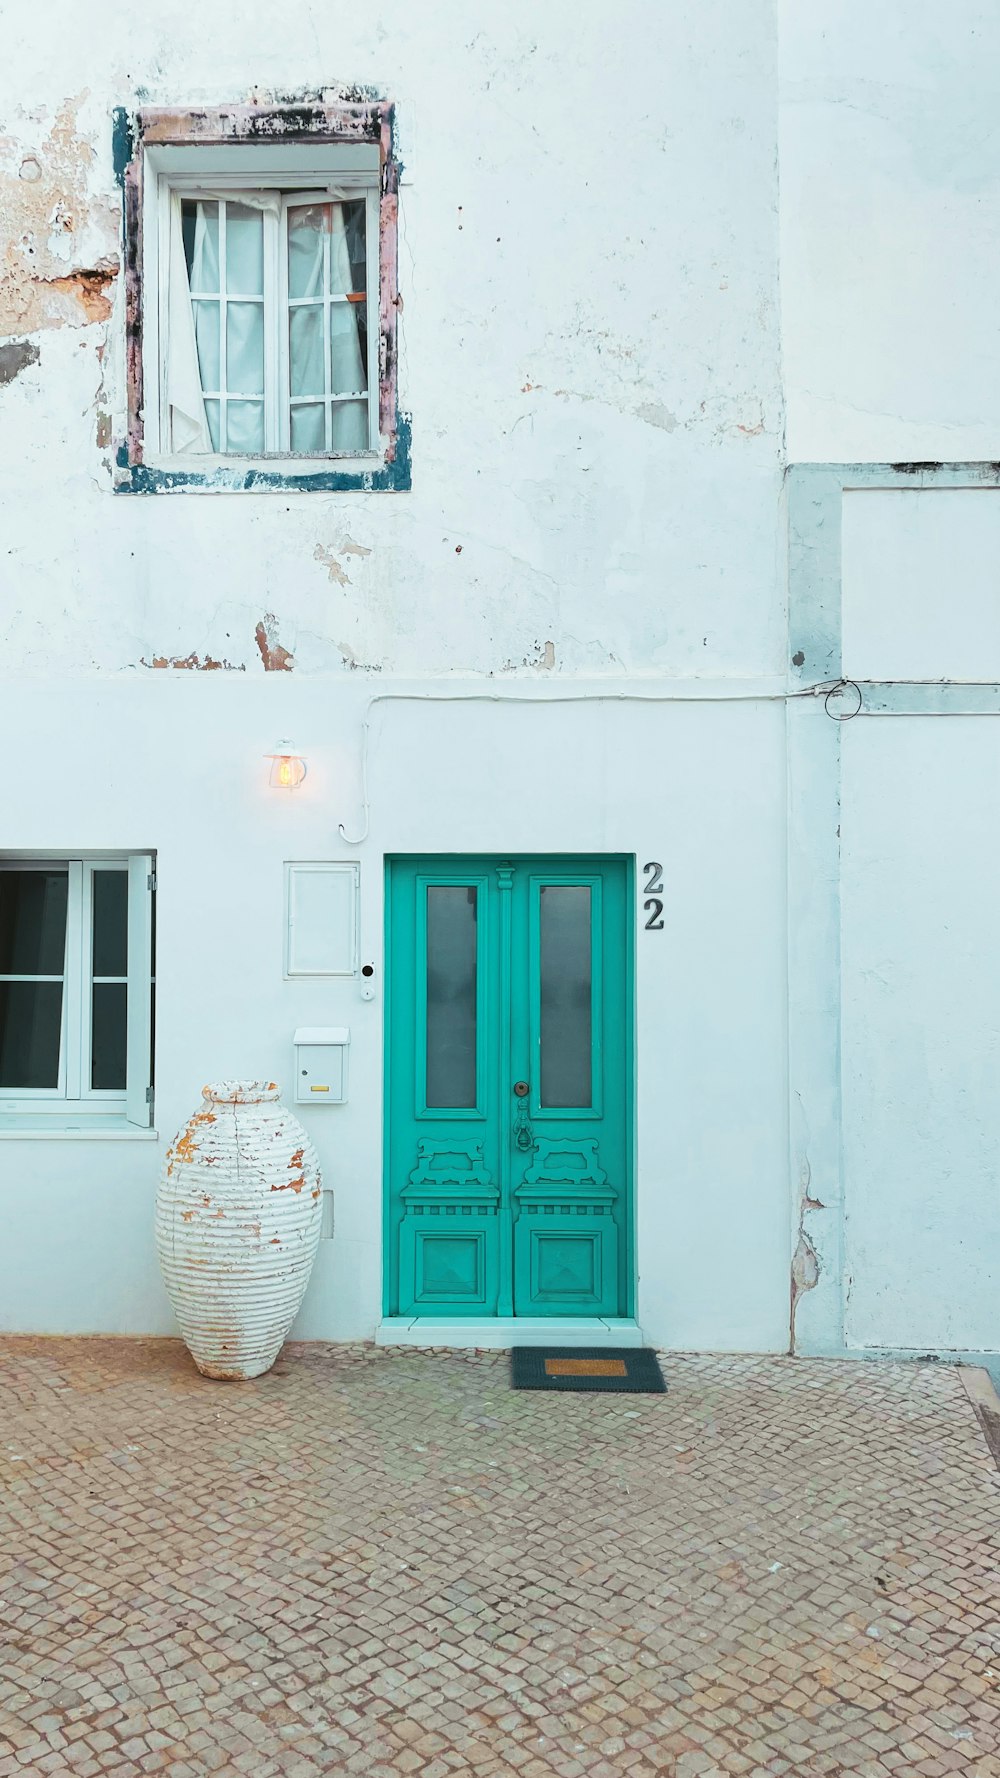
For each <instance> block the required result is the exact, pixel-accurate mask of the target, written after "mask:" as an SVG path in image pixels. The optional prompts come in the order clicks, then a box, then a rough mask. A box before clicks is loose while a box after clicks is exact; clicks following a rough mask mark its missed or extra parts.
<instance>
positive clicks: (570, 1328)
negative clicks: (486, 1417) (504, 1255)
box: [375, 1315, 643, 1352]
mask: <svg viewBox="0 0 1000 1778" xmlns="http://www.w3.org/2000/svg"><path fill="white" fill-rule="evenodd" d="M642 1343H643V1339H642V1329H641V1328H640V1326H639V1323H638V1322H637V1321H631V1320H628V1319H626V1318H624V1317H622V1318H621V1319H618V1318H613V1317H611V1316H593V1317H589V1316H581V1317H576V1318H574V1317H570V1316H567V1317H566V1318H565V1320H563V1319H561V1318H560V1317H559V1316H553V1317H552V1318H551V1319H543V1318H542V1317H540V1316H528V1315H524V1316H517V1315H510V1316H506V1315H491V1316H482V1317H479V1318H474V1317H469V1318H465V1317H462V1316H458V1315H455V1316H447V1317H438V1318H435V1317H434V1316H433V1315H387V1316H386V1317H385V1318H384V1320H382V1321H380V1322H379V1324H378V1326H377V1328H376V1329H375V1344H376V1346H454V1347H468V1346H478V1347H481V1348H483V1349H485V1350H488V1351H496V1352H505V1351H509V1349H510V1348H511V1346H641V1345H642Z"/></svg>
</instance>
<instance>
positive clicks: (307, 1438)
mask: <svg viewBox="0 0 1000 1778" xmlns="http://www.w3.org/2000/svg"><path fill="white" fill-rule="evenodd" d="M665 1370H666V1374H667V1377H668V1381H669V1385H670V1388H669V1393H668V1394H667V1395H666V1396H631V1397H629V1396H615V1395H604V1396H601V1395H571V1396H565V1395H561V1396H556V1395H543V1394H535V1393H517V1394H515V1393H513V1392H511V1391H510V1390H509V1389H508V1387H507V1360H506V1358H505V1356H504V1355H502V1354H494V1353H486V1354H464V1353H430V1352H418V1351H395V1352H393V1351H377V1350H375V1349H374V1348H372V1347H319V1346H309V1347H298V1348H286V1351H285V1353H284V1354H283V1355H282V1358H281V1359H280V1361H279V1363H278V1366H277V1367H276V1369H275V1370H274V1371H272V1372H271V1374H270V1375H269V1376H266V1377H262V1378H260V1379H259V1380H258V1381H256V1382H253V1383H243V1384H233V1383H229V1384H226V1383H211V1382H207V1381H204V1380H203V1379H201V1378H200V1377H199V1376H198V1375H197V1373H196V1372H195V1371H194V1368H193V1366H192V1364H191V1362H190V1360H189V1359H188V1357H187V1355H186V1353H185V1352H184V1350H183V1348H182V1347H180V1346H179V1345H176V1344H174V1343H173V1342H171V1341H114V1340H78V1341H70V1340H67V1341H59V1340H49V1341H42V1340H11V1341H6V1342H0V1558H2V1561H0V1600H2V1604H0V1639H2V1641H3V1643H4V1645H5V1646H4V1649H3V1658H2V1662H0V1778H9V1775H10V1774H14V1773H18V1774H23V1773H24V1772H25V1771H27V1772H29V1773H31V1774H35V1773H38V1774H43V1773H45V1774H48V1773H58V1774H63V1773H65V1774H74V1775H76V1778H98V1774H101V1775H103V1774H105V1773H110V1772H115V1773H118V1774H120V1775H123V1774H132V1773H136V1774H138V1773H146V1772H159V1773H165V1774H169V1778H201V1775H202V1774H206V1773H222V1774H237V1773H240V1774H242V1773H247V1774H253V1775H254V1778H314V1775H315V1774H319V1773H364V1774H365V1775H366V1778H396V1775H397V1774H406V1773H417V1774H419V1775H420V1778H453V1775H454V1774H470V1775H471V1778H499V1775H501V1774H518V1775H519V1778H618V1774H626V1773H627V1774H629V1775H630V1778H654V1774H657V1775H665V1774H672V1775H676V1778H695V1775H702V1778H710V1775H711V1774H722V1773H725V1774H729V1773H743V1774H751V1775H753V1778H759V1775H762V1774H765V1773H766V1774H768V1775H770V1774H775V1773H793V1774H796V1775H797V1774H811V1773H845V1774H862V1775H864V1778H869V1775H871V1778H876V1775H881V1774H882V1773H897V1774H906V1775H907V1778H909V1775H910V1774H920V1775H921V1778H939V1775H943V1774H947V1773H952V1772H960V1773H975V1774H978V1775H981V1778H986V1775H987V1774H1000V1621H998V1620H1000V1516H998V1507H1000V1489H998V1481H1000V1477H998V1474H997V1471H996V1468H995V1466H994V1464H993V1461H992V1459H991V1458H990V1456H989V1454H988V1451H987V1449H986V1445H985V1443H984V1440H983V1437H982V1434H981V1432H980V1429H979V1425H978V1423H977V1421H976V1418H975V1415H974V1413H973V1411H972V1408H971V1406H970V1404H969V1402H968V1400H967V1398H966V1396H965V1393H964V1390H963V1387H962V1383H961V1380H960V1378H959V1375H958V1373H957V1372H956V1371H954V1370H951V1369H950V1368H946V1367H941V1366H932V1365H925V1366H917V1365H912V1366H897V1365H891V1364H866V1363H856V1364H845V1363H825V1362H822V1361H808V1360H788V1359H735V1358H675V1357H671V1358H669V1359H667V1360H665Z"/></svg>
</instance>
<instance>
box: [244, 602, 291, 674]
mask: <svg viewBox="0 0 1000 1778" xmlns="http://www.w3.org/2000/svg"><path fill="white" fill-rule="evenodd" d="M277 625H278V620H277V618H276V617H275V615H274V612H273V611H266V612H265V613H264V616H263V617H262V618H261V620H260V623H259V624H258V625H257V628H256V630H255V631H254V636H255V639H256V642H257V647H258V648H259V649H260V658H261V660H262V661H263V663H264V671H265V673H290V672H291V670H292V668H293V667H294V665H295V657H294V655H293V654H292V653H291V652H290V650H289V649H287V648H282V646H281V643H280V642H279V641H278V629H277Z"/></svg>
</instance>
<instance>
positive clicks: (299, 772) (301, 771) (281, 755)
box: [264, 737, 306, 790]
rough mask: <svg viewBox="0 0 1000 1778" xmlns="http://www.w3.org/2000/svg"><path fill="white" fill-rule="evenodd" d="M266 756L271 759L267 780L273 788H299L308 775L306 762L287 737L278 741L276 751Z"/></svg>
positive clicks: (265, 756)
mask: <svg viewBox="0 0 1000 1778" xmlns="http://www.w3.org/2000/svg"><path fill="white" fill-rule="evenodd" d="M264 758H265V759H269V760H270V761H271V771H270V775H269V777H268V780H267V781H268V783H269V784H270V786H271V788H272V790H298V788H299V785H300V784H301V783H302V780H303V778H304V777H305V775H306V762H305V760H304V759H303V758H302V756H301V754H298V753H296V751H295V748H294V745H293V744H292V742H291V741H289V740H288V739H287V737H282V739H281V740H279V741H277V742H276V743H275V748H274V752H273V753H265V755H264Z"/></svg>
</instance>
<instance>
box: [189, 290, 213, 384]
mask: <svg viewBox="0 0 1000 1778" xmlns="http://www.w3.org/2000/svg"><path fill="white" fill-rule="evenodd" d="M191 307H192V308H193V310H194V337H195V339H196V340H197V342H198V369H199V371H200V373H201V386H202V388H203V389H218V387H219V304H218V303H192V304H191Z"/></svg>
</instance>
